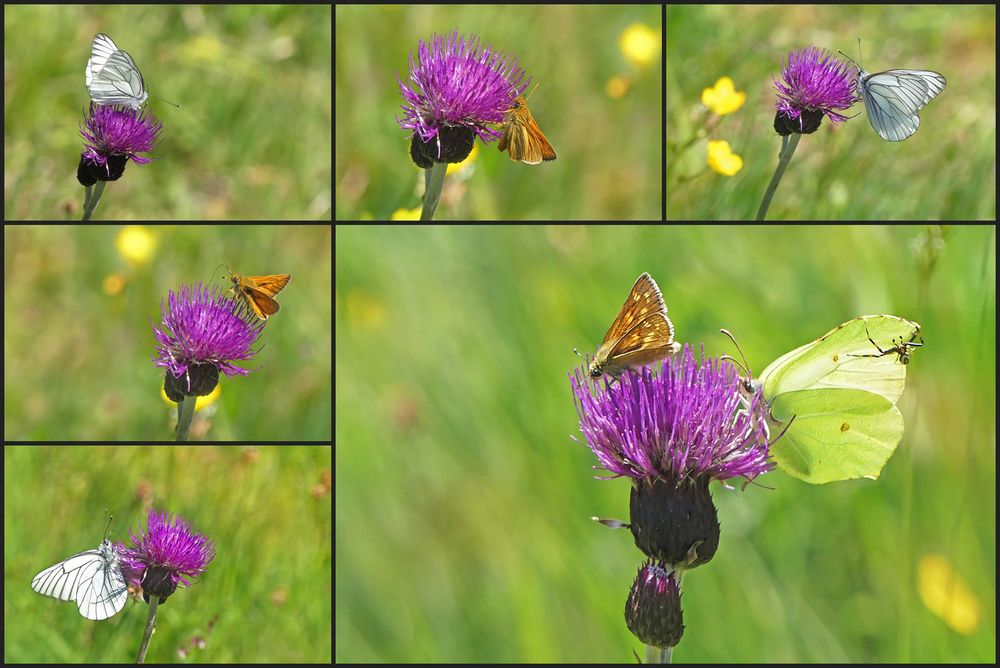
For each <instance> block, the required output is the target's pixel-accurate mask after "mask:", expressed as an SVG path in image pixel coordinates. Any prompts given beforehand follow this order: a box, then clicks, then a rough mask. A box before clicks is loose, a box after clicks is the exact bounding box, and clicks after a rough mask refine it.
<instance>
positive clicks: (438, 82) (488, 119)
mask: <svg viewBox="0 0 1000 668" xmlns="http://www.w3.org/2000/svg"><path fill="white" fill-rule="evenodd" d="M417 55H418V60H417V62H416V63H414V60H413V55H412V54H411V55H410V77H409V83H410V85H409V86H407V85H404V84H403V82H402V81H400V80H399V75H398V74H397V75H396V81H397V82H398V83H399V88H400V91H401V92H402V94H403V99H404V100H405V101H406V104H405V105H403V106H402V109H403V111H404V112H405V115H404V117H403V119H402V120H398V119H397V122H398V123H399V126H400V127H401V128H403V129H404V130H412V131H413V141H412V143H411V149H410V152H411V155H412V156H413V157H414V160H415V161H416V162H417V164H418V165H420V166H422V167H426V166H429V164H430V162H461V161H462V160H464V159H465V158H466V157H467V156H468V155H469V152H470V151H471V150H472V145H473V142H474V141H475V137H476V136H477V135H478V136H479V137H480V139H482V140H483V141H492V140H494V139H497V138H498V137H499V133H498V132H497V131H495V130H492V129H490V128H489V127H487V125H486V124H487V123H494V124H495V123H500V122H502V121H503V111H504V110H505V109H507V108H508V107H510V102H511V100H512V99H513V97H514V94H513V92H514V91H515V89H522V88H523V87H524V86H526V84H525V83H524V82H523V80H524V72H523V71H522V70H521V69H520V68H519V67H518V61H517V59H514V61H513V62H508V61H507V59H506V58H505V57H504V54H503V53H498V52H497V51H496V50H495V49H493V47H491V46H486V47H485V48H483V49H482V50H481V51H480V48H479V40H478V38H475V40H474V39H473V38H472V37H470V38H469V39H468V40H466V39H465V37H464V36H463V37H459V35H458V33H455V32H453V33H451V34H450V35H447V36H442V35H435V36H434V37H433V38H432V39H431V41H430V44H427V43H425V42H424V41H423V40H421V41H420V46H419V48H418V49H417ZM418 140H419V141H418ZM431 142H433V144H431ZM425 145H426V146H425Z"/></svg>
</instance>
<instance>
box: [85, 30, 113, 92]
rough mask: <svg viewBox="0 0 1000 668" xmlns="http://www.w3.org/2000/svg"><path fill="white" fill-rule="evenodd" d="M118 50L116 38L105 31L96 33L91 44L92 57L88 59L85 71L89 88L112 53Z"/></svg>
mask: <svg viewBox="0 0 1000 668" xmlns="http://www.w3.org/2000/svg"><path fill="white" fill-rule="evenodd" d="M117 50H118V47H117V46H116V45H115V43H114V40H112V39H111V38H110V37H108V36H107V35H105V34H104V33H100V32H99V33H97V34H96V35H94V41H93V42H92V43H91V45H90V59H89V60H87V71H86V72H85V76H86V79H87V88H90V82H91V81H93V80H94V77H95V76H97V75H98V73H100V71H101V70H102V69H103V68H104V65H105V64H106V63H107V62H108V58H110V57H111V54H113V53H114V52H115V51H117Z"/></svg>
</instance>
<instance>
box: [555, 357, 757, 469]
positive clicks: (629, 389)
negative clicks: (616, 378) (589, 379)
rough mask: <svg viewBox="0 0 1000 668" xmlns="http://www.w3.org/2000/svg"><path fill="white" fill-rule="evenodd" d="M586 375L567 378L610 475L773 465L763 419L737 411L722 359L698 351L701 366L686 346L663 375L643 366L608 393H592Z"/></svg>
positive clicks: (735, 388) (732, 381)
mask: <svg viewBox="0 0 1000 668" xmlns="http://www.w3.org/2000/svg"><path fill="white" fill-rule="evenodd" d="M585 375H586V374H585V373H584V374H583V375H581V374H580V371H579V370H577V372H576V375H575V377H574V376H571V384H572V387H573V393H574V396H575V399H576V407H577V413H578V415H579V416H580V430H581V431H582V432H583V434H584V437H585V438H586V440H587V445H589V446H590V449H591V450H592V451H593V452H594V454H595V455H596V456H597V459H598V460H599V461H600V462H601V465H602V466H603V467H604V468H606V469H607V470H608V471H611V472H612V473H614V474H615V475H613V476H610V478H617V477H620V476H628V477H630V478H634V479H636V480H640V479H643V478H646V479H653V478H667V479H671V480H684V479H687V478H698V477H702V476H708V477H709V478H712V479H716V480H726V479H729V478H734V477H738V476H742V477H744V478H745V479H746V480H748V481H749V480H753V478H754V477H756V476H757V475H759V474H761V473H764V472H766V471H769V470H770V469H771V468H773V464H770V463H768V462H767V456H768V449H767V431H766V427H765V424H764V421H762V420H752V419H751V416H750V414H748V413H747V412H739V414H738V415H737V413H738V409H739V408H740V392H739V389H740V381H739V374H738V373H737V371H736V369H735V368H734V367H733V366H732V365H731V364H729V363H728V362H723V361H719V360H717V359H709V360H705V358H704V352H703V353H702V362H701V364H699V363H697V362H696V361H695V358H694V354H693V353H692V352H691V349H690V347H688V346H685V348H684V351H683V352H682V353H681V354H680V355H677V356H675V357H673V358H668V359H667V360H666V363H665V364H664V365H663V367H662V372H661V373H659V374H655V373H653V371H652V370H651V369H650V368H649V367H645V368H643V369H641V370H640V371H638V372H634V373H632V374H625V375H624V376H623V377H622V378H621V382H620V383H618V384H616V385H614V386H611V387H610V388H609V389H608V390H607V391H598V392H596V393H594V392H592V391H591V387H590V386H588V385H587V383H586V382H585V381H584V377H585ZM734 415H736V417H735V419H734Z"/></svg>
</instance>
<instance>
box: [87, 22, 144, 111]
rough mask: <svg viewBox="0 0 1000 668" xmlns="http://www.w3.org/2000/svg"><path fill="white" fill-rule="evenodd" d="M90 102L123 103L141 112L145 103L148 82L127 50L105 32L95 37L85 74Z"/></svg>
mask: <svg viewBox="0 0 1000 668" xmlns="http://www.w3.org/2000/svg"><path fill="white" fill-rule="evenodd" d="M85 76H86V80H87V91H88V92H89V93H90V99H92V100H93V101H94V102H96V103H97V104H104V105H108V104H123V105H127V106H129V107H132V108H133V109H138V108H139V107H141V106H142V103H143V102H145V101H146V98H147V97H149V94H148V93H147V92H146V82H145V81H143V79H142V73H140V72H139V68H138V67H136V64H135V61H134V60H132V56H130V55H129V54H128V53H127V52H126V51H122V50H121V49H119V48H118V47H117V46H116V45H115V43H114V41H112V39H111V38H110V37H108V36H107V35H105V34H104V33H97V34H96V35H94V41H93V43H92V45H91V49H90V59H89V60H88V61H87V69H86V72H85Z"/></svg>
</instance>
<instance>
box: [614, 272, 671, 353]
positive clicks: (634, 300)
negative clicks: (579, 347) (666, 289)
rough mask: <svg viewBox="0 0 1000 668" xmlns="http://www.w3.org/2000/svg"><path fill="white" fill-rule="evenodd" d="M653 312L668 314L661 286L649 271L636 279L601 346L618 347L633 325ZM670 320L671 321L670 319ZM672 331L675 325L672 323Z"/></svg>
mask: <svg viewBox="0 0 1000 668" xmlns="http://www.w3.org/2000/svg"><path fill="white" fill-rule="evenodd" d="M653 313H663V314H664V316H666V313H667V305H666V304H665V303H664V302H663V295H662V294H660V287H659V286H658V285H657V284H656V281H654V280H653V277H652V276H650V275H649V274H648V273H643V274H642V275H641V276H639V278H637V279H636V280H635V284H633V285H632V289H631V290H630V291H629V293H628V299H626V300H625V303H624V304H622V307H621V308H620V309H618V314H617V315H616V316H615V319H614V320H613V321H612V322H611V327H610V328H609V329H608V332H607V334H605V335H604V340H603V341H602V342H601V346H606V345H609V344H610V345H611V346H612V349H613V348H615V347H617V343H618V341H620V340H621V339H622V337H624V336H625V334H627V333H628V332H629V331H630V330H632V328H633V327H635V325H636V324H637V323H638V322H639V321H640V320H642V319H644V318H646V317H647V316H649V315H652V314H653ZM668 322H669V321H668ZM670 330H671V333H672V332H673V326H672V325H671V328H670Z"/></svg>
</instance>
